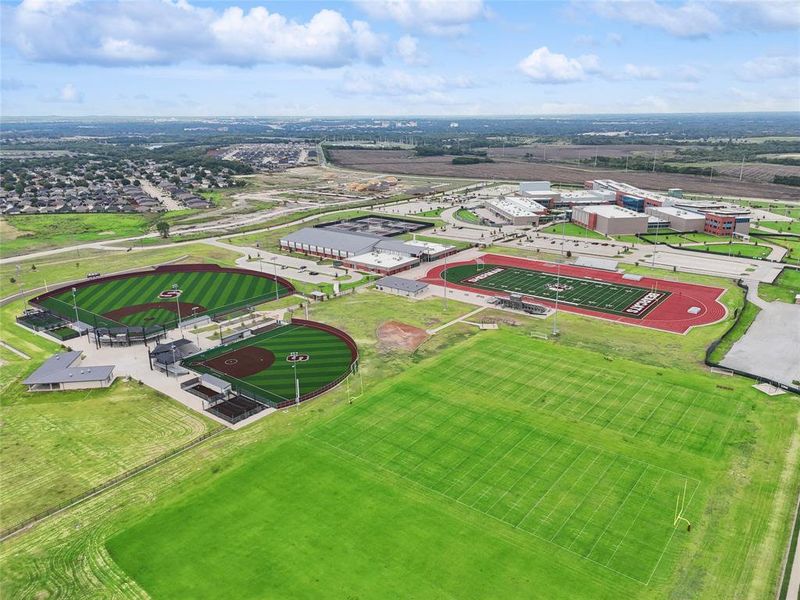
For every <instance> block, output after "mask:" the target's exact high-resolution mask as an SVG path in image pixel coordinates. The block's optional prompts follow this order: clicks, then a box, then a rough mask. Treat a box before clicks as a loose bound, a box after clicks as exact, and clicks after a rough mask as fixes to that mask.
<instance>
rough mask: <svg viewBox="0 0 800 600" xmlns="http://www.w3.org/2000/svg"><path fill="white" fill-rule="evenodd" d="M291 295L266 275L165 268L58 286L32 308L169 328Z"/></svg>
mask: <svg viewBox="0 0 800 600" xmlns="http://www.w3.org/2000/svg"><path fill="white" fill-rule="evenodd" d="M73 289H74V290H75V293H74V305H73ZM292 293H294V287H293V286H292V284H291V283H289V282H288V281H287V280H285V279H283V278H281V277H277V278H276V277H275V276H273V275H269V274H266V273H259V272H256V271H248V270H246V269H235V268H228V267H220V266H219V265H214V264H196V265H165V266H161V267H157V268H156V269H154V270H152V271H137V272H134V273H125V274H121V275H112V276H109V277H101V278H99V279H91V280H86V281H82V282H80V283H77V284H75V285H70V286H64V287H60V288H58V289H55V290H51V291H50V292H47V293H45V294H41V295H40V296H37V297H36V298H33V299H32V300H31V304H34V305H36V306H40V307H42V308H45V309H47V310H49V311H50V312H52V313H55V314H57V315H59V316H62V317H64V318H66V319H69V320H75V319H76V317H77V319H78V320H80V321H83V322H84V323H86V324H88V325H93V326H100V327H120V326H123V327H124V326H131V327H140V326H151V325H158V326H164V327H167V328H171V327H175V326H177V324H178V315H180V318H181V319H186V318H188V317H193V316H199V315H207V316H211V315H215V314H218V313H225V312H230V311H233V310H236V309H239V308H244V307H247V306H253V305H255V304H262V303H264V302H268V301H270V300H274V299H276V298H278V297H280V296H285V295H288V294H292ZM76 313H77V315H76Z"/></svg>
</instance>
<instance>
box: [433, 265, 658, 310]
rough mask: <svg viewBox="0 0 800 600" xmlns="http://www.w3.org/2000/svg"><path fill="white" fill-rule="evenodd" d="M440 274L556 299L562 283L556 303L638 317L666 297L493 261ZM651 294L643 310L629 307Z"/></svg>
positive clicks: (476, 285)
mask: <svg viewBox="0 0 800 600" xmlns="http://www.w3.org/2000/svg"><path fill="white" fill-rule="evenodd" d="M443 276H444V278H445V279H446V280H447V281H448V282H450V283H457V284H461V285H466V286H469V287H474V288H479V289H485V290H491V291H495V292H509V293H519V294H523V295H525V296H532V297H535V298H543V299H545V300H555V299H556V290H555V289H554V287H555V286H556V283H557V282H559V283H560V285H561V286H564V287H563V288H562V289H561V291H559V292H558V300H559V302H563V303H566V304H571V305H573V306H579V307H581V308H588V309H592V310H596V311H600V312H604V313H608V314H613V315H620V316H625V317H632V318H639V319H640V318H642V317H644V316H646V315H647V314H648V313H649V312H650V311H652V310H653V309H654V308H655V307H656V306H658V305H659V304H660V303H661V302H663V301H664V300H665V299H666V298H667V297H668V296H669V292H667V291H660V290H659V291H657V292H654V291H653V290H649V289H647V288H642V287H636V286H632V285H620V284H618V283H609V282H604V281H596V280H591V279H580V278H576V277H565V276H561V277H557V276H556V275H553V274H551V273H543V272H541V271H534V270H530V269H523V268H520V267H508V266H498V265H492V264H486V265H484V264H480V265H478V264H466V265H457V266H454V267H449V268H448V269H447V270H446V271H444V273H443ZM651 293H655V294H658V296H657V298H656V297H654V298H655V299H654V301H652V302H649V303H648V304H647V306H646V307H645V308H644V309H642V310H639V311H638V312H633V310H632V309H631V308H630V307H632V306H633V305H635V304H636V303H637V302H638V301H639V300H641V299H642V298H644V297H645V296H647V295H648V294H651Z"/></svg>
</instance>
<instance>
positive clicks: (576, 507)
mask: <svg viewBox="0 0 800 600" xmlns="http://www.w3.org/2000/svg"><path fill="white" fill-rule="evenodd" d="M617 458H618V457H617V456H615V457H614V460H612V461H611V462H610V463H608V466H607V467H606V469H605V471H603V473H602V474H601V475H600V476H599V477H596V478H595V482H594V485H592V487H591V488H589V491H588V492H586V493H585V494H584V495H583V498H581V501H580V502H578V503H577V504H576V505H575V508H573V509H572V512H571V513H569V516H568V517H567V518H566V519H564V522H563V523H561V527H559V528H558V529H557V530H556V532H555V533H554V534H553V535H552V536H551V537H550V541H553V540H554V539H556V537H557V536H558V534H559V533H561V530H562V529H564V526H565V525H566V524H567V523H569V521H570V520H571V519H572V517H573V516H575V513H576V512H577V511H578V509H579V508H580V507H581V506H583V503H584V502H586V500H587V499H588V498H589V496H591V495H592V492H593V491H594V488H596V487H597V484H598V483H600V482H601V481H602V479H603V477H605V475H606V473H608V471H609V470H610V469H611V467H612V466H613V465H614V464H616V462H617ZM584 527H586V525H585V524H584ZM581 531H582V530H581Z"/></svg>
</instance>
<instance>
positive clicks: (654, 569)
mask: <svg viewBox="0 0 800 600" xmlns="http://www.w3.org/2000/svg"><path fill="white" fill-rule="evenodd" d="M699 487H700V482H697V485H696V486H695V488H694V489H693V490H692V495H691V496H689V502H688V503H687V504H686V506H689V504H691V503H692V499H693V498H694V494H695V492H696V491H697V489H698V488H699ZM684 508H685V507H684ZM675 531H677V527H673V528H672V533H671V534H670V536H669V539H667V543H666V544H664V549H663V550H662V551H661V554H660V555H659V557H658V560H657V561H656V566H655V567H653V570H652V571H650V577H648V578H647V582H646V583H645V585H650V580H651V579H653V575H655V573H656V570H657V569H658V565H660V564H661V559H662V558H664V554H665V553H666V552H667V548H669V544H670V542H671V541H672V538H673V537H675Z"/></svg>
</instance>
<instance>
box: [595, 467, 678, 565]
mask: <svg viewBox="0 0 800 600" xmlns="http://www.w3.org/2000/svg"><path fill="white" fill-rule="evenodd" d="M663 479H664V473H662V474H661V477H659V478H658V481H656V484H655V485H654V486H653V487H652V488H650V492H649V493H648V494H647V498H645V500H644V502H642V504H641V505H640V506H639V510H638V511H637V512H636V516H635V517H634V518H633V519H632V520H631V522H630V525H628V529H627V530H626V531H625V534H624V535H623V536H622V538H621V539H620V540H619V542H617V545H616V547H615V548H614V552H612V553H611V557H610V558H609V559H608V560H607V561H606V564H607V565H609V564H611V561H612V560H614V557H615V556H616V555H617V551H618V550H619V549H620V547H621V546H622V543H623V542H624V541H625V538H627V537H628V534H629V533H630V532H631V529H633V526H634V525H635V524H636V521H638V520H639V516H640V515H641V514H642V511H643V510H644V507H645V506H646V505H647V503H648V502H649V501H650V498H652V496H653V492H654V491H655V489H656V488H657V487H658V486H659V485H661V481H662V480H663Z"/></svg>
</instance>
